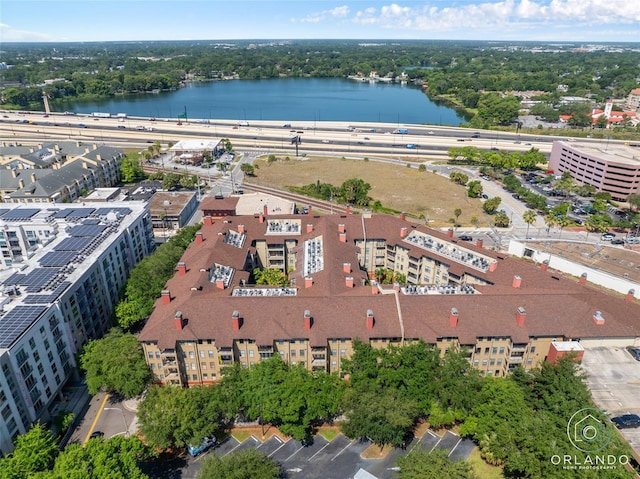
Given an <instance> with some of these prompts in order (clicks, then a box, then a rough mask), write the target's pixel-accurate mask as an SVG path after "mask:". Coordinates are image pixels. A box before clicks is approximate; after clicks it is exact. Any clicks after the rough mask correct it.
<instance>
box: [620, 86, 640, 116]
mask: <svg viewBox="0 0 640 479" xmlns="http://www.w3.org/2000/svg"><path fill="white" fill-rule="evenodd" d="M624 107H625V109H626V110H628V111H636V112H637V111H640V88H634V89H633V90H631V92H629V95H628V96H627V101H626V103H625V105H624Z"/></svg>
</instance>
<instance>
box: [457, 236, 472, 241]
mask: <svg viewBox="0 0 640 479" xmlns="http://www.w3.org/2000/svg"><path fill="white" fill-rule="evenodd" d="M458 239H461V240H462V241H473V237H472V236H469V235H460V236H458Z"/></svg>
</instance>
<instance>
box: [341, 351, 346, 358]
mask: <svg viewBox="0 0 640 479" xmlns="http://www.w3.org/2000/svg"><path fill="white" fill-rule="evenodd" d="M346 355H347V350H346V349H341V350H340V357H341V358H344V357H345V356H346Z"/></svg>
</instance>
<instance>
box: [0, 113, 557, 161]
mask: <svg viewBox="0 0 640 479" xmlns="http://www.w3.org/2000/svg"><path fill="white" fill-rule="evenodd" d="M0 116H1V118H0V132H1V137H2V138H3V141H5V142H10V143H13V142H18V143H22V142H25V143H28V142H46V141H55V140H56V139H67V140H68V139H73V140H77V141H87V142H92V143H96V142H97V143H108V144H110V145H114V146H121V147H134V148H137V147H140V148H142V147H146V146H148V143H153V142H154V141H160V142H161V143H162V144H163V145H166V144H168V143H169V142H173V143H175V142H177V141H178V140H180V139H187V138H203V137H204V138H207V137H209V138H211V137H214V138H228V139H229V140H230V141H231V143H232V144H233V146H234V148H238V149H243V150H251V149H258V150H268V151H273V152H274V153H276V154H285V153H286V154H288V155H291V156H295V153H296V148H295V143H292V139H293V138H294V137H296V136H297V137H299V138H300V141H301V142H300V144H299V145H298V153H299V154H300V155H306V154H314V155H319V154H325V155H328V156H336V155H346V156H360V157H362V156H371V155H377V156H387V157H401V158H405V159H442V158H444V157H446V156H447V151H448V149H449V148H452V147H462V146H475V147H478V148H480V149H484V150H490V149H492V148H493V149H499V150H506V151H522V152H524V151H528V150H529V149H530V148H532V147H535V148H537V149H539V150H540V151H542V152H543V153H545V154H548V153H549V152H550V151H551V143H552V141H553V140H558V139H565V138H564V137H550V136H542V137H536V136H533V135H516V134H515V133H505V132H495V131H485V130H471V129H468V128H457V127H445V126H433V125H404V124H389V123H386V124H385V123H346V122H295V123H291V124H289V123H283V122H279V121H251V122H250V123H249V126H240V125H239V124H238V123H237V122H235V121H232V120H215V121H213V120H209V121H207V122H206V123H205V122H203V121H201V120H190V121H184V120H182V121H180V122H177V121H175V120H169V119H150V118H131V117H128V118H120V119H119V118H102V117H100V118H99V117H92V116H90V115H65V114H62V113H51V114H49V115H45V114H44V113H42V112H32V113H27V112H23V113H18V112H8V111H4V112H2V114H1V115H0ZM205 121H206V120H205ZM284 125H286V127H285V126H284ZM396 131H406V133H405V134H398V133H394V132H396ZM407 145H410V146H411V147H407Z"/></svg>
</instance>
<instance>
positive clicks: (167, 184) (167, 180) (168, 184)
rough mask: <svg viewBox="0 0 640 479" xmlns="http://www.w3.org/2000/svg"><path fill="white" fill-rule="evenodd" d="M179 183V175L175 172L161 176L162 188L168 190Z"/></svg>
mask: <svg viewBox="0 0 640 479" xmlns="http://www.w3.org/2000/svg"><path fill="white" fill-rule="evenodd" d="M179 184H180V175H177V174H175V173H167V174H165V175H164V178H162V189H163V190H166V191H169V190H172V189H174V188H175V187H176V186H178V185H179Z"/></svg>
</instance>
